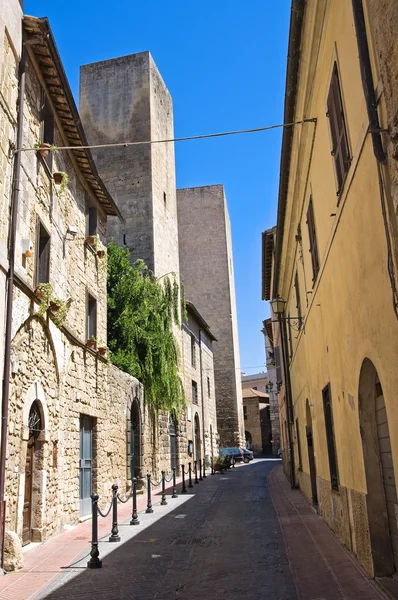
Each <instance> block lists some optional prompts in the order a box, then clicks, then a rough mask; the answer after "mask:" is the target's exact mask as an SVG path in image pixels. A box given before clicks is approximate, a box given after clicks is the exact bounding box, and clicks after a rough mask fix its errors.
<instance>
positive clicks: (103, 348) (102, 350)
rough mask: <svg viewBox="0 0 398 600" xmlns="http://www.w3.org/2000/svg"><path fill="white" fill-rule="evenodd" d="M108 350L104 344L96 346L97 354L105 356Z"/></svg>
mask: <svg viewBox="0 0 398 600" xmlns="http://www.w3.org/2000/svg"><path fill="white" fill-rule="evenodd" d="M107 352H108V348H107V347H106V346H100V347H99V348H98V354H99V355H100V356H106V353H107Z"/></svg>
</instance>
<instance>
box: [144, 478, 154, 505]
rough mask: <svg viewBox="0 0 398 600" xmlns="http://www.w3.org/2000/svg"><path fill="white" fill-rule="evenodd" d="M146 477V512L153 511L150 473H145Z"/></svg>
mask: <svg viewBox="0 0 398 600" xmlns="http://www.w3.org/2000/svg"><path fill="white" fill-rule="evenodd" d="M146 478H147V488H148V489H147V492H148V504H147V507H146V511H145V512H146V513H153V508H152V500H151V485H152V484H151V474H150V473H147V474H146Z"/></svg>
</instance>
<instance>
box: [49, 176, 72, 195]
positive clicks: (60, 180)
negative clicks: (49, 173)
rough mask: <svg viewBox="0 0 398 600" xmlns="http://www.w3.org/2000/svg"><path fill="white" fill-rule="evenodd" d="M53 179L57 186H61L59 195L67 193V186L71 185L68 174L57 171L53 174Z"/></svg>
mask: <svg viewBox="0 0 398 600" xmlns="http://www.w3.org/2000/svg"><path fill="white" fill-rule="evenodd" d="M53 179H54V183H55V185H59V193H60V194H61V195H62V194H63V193H64V192H65V190H66V186H67V185H68V183H69V177H68V174H67V173H65V172H64V171H57V172H56V173H53Z"/></svg>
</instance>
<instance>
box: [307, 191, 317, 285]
mask: <svg viewBox="0 0 398 600" xmlns="http://www.w3.org/2000/svg"><path fill="white" fill-rule="evenodd" d="M307 225H308V237H309V240H310V252H311V261H312V274H313V277H312V282H313V283H314V282H315V280H316V278H317V276H318V272H319V255H318V243H317V239H316V231H315V218H314V207H313V204H312V198H310V201H309V204H308V210H307Z"/></svg>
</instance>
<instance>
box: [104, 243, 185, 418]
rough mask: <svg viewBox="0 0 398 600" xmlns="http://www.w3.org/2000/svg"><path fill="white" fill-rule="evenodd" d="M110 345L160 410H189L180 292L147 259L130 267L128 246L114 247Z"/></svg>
mask: <svg viewBox="0 0 398 600" xmlns="http://www.w3.org/2000/svg"><path fill="white" fill-rule="evenodd" d="M107 255H108V346H109V348H110V350H111V351H112V355H111V362H112V363H113V364H115V365H116V366H117V367H119V368H120V369H122V370H123V371H126V372H127V373H130V375H133V376H135V377H137V378H138V379H139V380H140V381H142V383H143V384H144V387H145V401H146V402H147V404H149V405H150V406H151V407H152V408H153V409H154V410H168V411H170V412H172V413H175V414H177V413H178V412H179V410H180V409H181V408H182V407H183V406H185V395H184V388H183V384H182V381H181V378H180V376H179V374H178V364H179V351H178V347H177V344H176V341H175V338H174V335H173V323H178V290H177V293H176V288H175V285H174V284H173V286H172V285H171V282H170V281H169V280H168V281H167V282H165V284H164V285H161V284H160V283H159V282H158V281H157V280H156V278H155V277H154V275H153V273H152V272H151V271H150V270H149V269H148V268H147V266H146V265H145V263H144V261H142V260H137V261H136V262H135V263H134V265H131V263H130V252H129V250H128V249H127V248H123V247H121V246H117V245H116V244H115V242H111V243H110V244H109V246H108V252H107Z"/></svg>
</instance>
